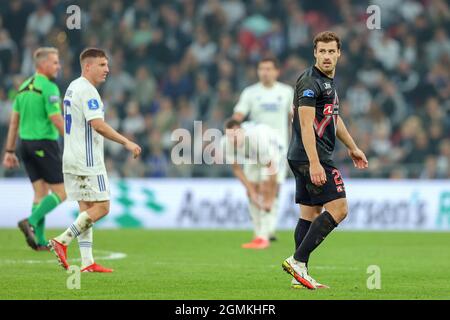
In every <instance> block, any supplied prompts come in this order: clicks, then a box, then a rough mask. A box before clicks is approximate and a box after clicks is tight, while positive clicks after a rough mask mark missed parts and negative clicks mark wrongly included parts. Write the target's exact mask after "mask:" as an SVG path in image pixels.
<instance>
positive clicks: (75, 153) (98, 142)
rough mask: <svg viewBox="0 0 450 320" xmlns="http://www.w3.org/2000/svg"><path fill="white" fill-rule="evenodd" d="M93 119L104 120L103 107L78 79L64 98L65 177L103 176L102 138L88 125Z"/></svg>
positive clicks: (93, 91) (89, 87) (85, 82)
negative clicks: (69, 174)
mask: <svg viewBox="0 0 450 320" xmlns="http://www.w3.org/2000/svg"><path fill="white" fill-rule="evenodd" d="M93 119H104V106H103V103H102V100H101V98H100V95H99V93H98V91H97V89H96V88H95V87H94V86H93V85H92V84H91V83H90V82H89V81H88V80H87V79H86V78H84V77H79V78H78V79H76V80H74V81H72V82H71V83H70V85H69V87H68V88H67V91H66V95H65V96H64V131H65V134H64V153H63V172H64V173H71V174H74V175H80V176H85V175H99V174H103V173H106V168H105V162H104V155H103V136H102V135H100V134H98V133H97V132H96V131H95V130H94V129H92V127H91V125H90V124H89V121H90V120H93Z"/></svg>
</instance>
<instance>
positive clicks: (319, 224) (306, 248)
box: [294, 211, 338, 263]
mask: <svg viewBox="0 0 450 320" xmlns="http://www.w3.org/2000/svg"><path fill="white" fill-rule="evenodd" d="M299 223H300V222H299ZM337 225H338V224H337V223H336V221H334V218H333V217H332V216H331V214H330V213H329V212H328V211H324V212H322V213H321V214H320V215H319V216H318V217H317V218H316V219H315V220H314V221H313V222H312V223H311V226H310V227H309V231H308V233H307V234H306V236H305V238H304V239H303V241H301V244H300V246H299V247H298V248H297V250H296V251H295V254H294V259H295V260H297V261H300V262H304V263H308V260H309V255H310V254H311V252H313V251H314V249H316V248H317V247H318V246H319V245H320V244H321V243H322V241H323V240H324V239H325V238H326V236H327V235H328V234H329V233H330V232H331V231H333V229H334V228H336V227H337ZM296 231H297V228H296Z"/></svg>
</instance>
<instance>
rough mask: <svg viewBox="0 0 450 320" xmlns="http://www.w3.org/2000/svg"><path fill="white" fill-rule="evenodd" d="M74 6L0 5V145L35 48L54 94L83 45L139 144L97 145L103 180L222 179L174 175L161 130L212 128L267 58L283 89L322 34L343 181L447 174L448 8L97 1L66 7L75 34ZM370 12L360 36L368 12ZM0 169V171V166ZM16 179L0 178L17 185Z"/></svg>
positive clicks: (212, 169) (115, 113)
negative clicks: (365, 166) (332, 58)
mask: <svg viewBox="0 0 450 320" xmlns="http://www.w3.org/2000/svg"><path fill="white" fill-rule="evenodd" d="M73 2H74V1H56V0H47V1H37V0H10V1H1V2H0V12H1V15H0V137H1V139H0V147H2V148H3V145H4V142H5V141H4V140H5V139H6V133H7V128H8V121H9V115H10V113H11V106H12V101H13V99H14V96H15V94H16V92H17V88H18V85H19V84H20V83H21V82H22V81H23V80H24V79H25V78H26V77H29V76H30V75H32V74H33V72H34V69H33V61H32V53H33V51H34V50H35V49H36V48H37V47H39V46H55V47H57V48H58V49H59V52H60V60H61V64H62V70H61V74H60V75H59V77H58V78H57V79H56V83H57V84H58V86H59V88H60V91H61V93H62V94H64V92H65V90H66V88H67V86H68V84H69V83H70V82H71V81H72V80H74V79H75V78H77V77H78V76H79V74H80V67H79V61H78V55H79V53H80V52H81V50H82V49H83V48H85V47H88V46H95V47H99V48H103V49H105V50H106V51H107V53H108V55H109V57H110V75H109V76H108V78H107V81H106V83H105V84H104V85H103V86H102V87H101V88H100V93H101V96H102V99H103V102H104V104H105V112H106V113H105V117H106V121H107V122H108V123H109V124H110V125H112V126H113V127H114V128H115V129H118V130H120V131H121V132H123V133H125V134H126V135H127V136H128V137H130V138H132V139H134V140H136V141H137V142H138V143H139V144H141V145H142V146H143V155H142V157H141V158H140V159H139V160H138V161H137V162H136V161H135V160H132V159H131V158H130V157H129V155H128V154H127V153H125V152H124V151H123V149H122V147H121V146H120V145H116V144H114V143H105V158H106V165H107V170H108V174H109V175H110V176H112V177H119V176H121V177H224V176H230V175H231V171H230V169H229V168H228V167H227V166H226V165H222V166H220V165H215V166H208V165H183V166H175V165H174V164H172V161H171V149H172V146H173V145H174V144H175V143H176V142H174V141H172V139H171V134H172V132H173V130H174V129H176V128H185V129H187V130H190V131H192V130H193V128H194V120H199V121H202V127H203V130H206V129H208V128H219V129H222V126H223V121H224V119H225V118H226V117H229V116H231V115H232V113H233V108H234V106H235V104H236V102H237V100H238V98H239V94H240V92H241V90H242V89H243V88H244V87H246V86H248V85H250V84H253V83H255V82H256V81H257V76H256V63H257V61H258V60H259V59H260V58H262V57H264V56H267V55H273V56H276V57H277V58H278V59H279V61H280V63H281V64H280V65H281V76H280V79H279V80H280V81H281V82H285V83H287V84H290V85H292V86H294V85H295V82H296V79H297V77H298V76H299V75H300V73H301V72H302V71H303V70H304V69H305V68H307V67H308V66H309V65H311V64H313V62H314V60H313V53H312V50H313V48H312V39H313V37H314V35H315V34H316V33H318V32H320V31H323V30H326V29H330V30H333V31H335V32H337V33H338V34H339V35H340V36H341V39H342V56H341V59H340V61H339V63H338V67H337V73H336V78H335V82H336V83H337V86H338V89H339V91H338V92H339V97H340V110H341V116H342V117H343V118H344V121H345V122H346V123H347V127H348V129H349V131H350V133H351V134H352V136H353V137H355V139H356V141H357V143H358V144H359V145H360V147H361V149H363V150H364V151H365V152H366V154H367V156H368V158H369V163H370V168H369V170H368V171H366V172H362V171H361V172H360V171H356V170H355V169H353V165H352V163H351V161H350V160H349V158H348V156H347V154H346V150H345V149H344V148H343V147H342V146H339V147H338V149H337V150H336V157H335V159H336V163H337V165H338V166H339V168H340V169H341V171H342V173H343V175H344V176H347V177H348V176H350V177H355V178H358V177H364V178H365V177H371V178H372V177H373V178H391V179H401V178H424V179H427V178H430V179H436V178H438V179H439V178H440V179H443V178H444V179H445V178H447V179H448V178H450V34H449V33H450V6H449V2H448V1H446V0H421V1H419V0H389V1H383V0H372V1H365V0H357V1H356V0H353V1H350V0H314V1H293V0H272V1H270V0H222V1H221V0H207V1H206V0H171V1H165V0H95V1H87V0H80V1H76V4H77V5H78V6H79V7H80V9H81V29H80V30H69V29H68V28H67V26H66V19H67V18H68V17H69V14H67V13H66V10H67V7H68V6H69V5H71V4H73ZM371 4H375V5H378V6H379V7H380V8H381V29H380V30H369V29H368V28H367V25H366V19H367V17H368V14H367V13H366V9H367V7H368V6H369V5H371ZM0 170H3V169H0ZM23 174H24V172H23V171H22V169H19V170H16V171H7V172H6V171H0V176H21V175H23Z"/></svg>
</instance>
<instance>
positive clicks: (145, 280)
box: [0, 229, 450, 300]
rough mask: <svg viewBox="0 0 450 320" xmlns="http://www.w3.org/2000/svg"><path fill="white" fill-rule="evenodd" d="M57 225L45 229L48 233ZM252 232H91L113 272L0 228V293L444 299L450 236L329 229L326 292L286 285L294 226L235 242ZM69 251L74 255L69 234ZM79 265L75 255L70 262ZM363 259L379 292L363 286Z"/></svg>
mask: <svg viewBox="0 0 450 320" xmlns="http://www.w3.org/2000/svg"><path fill="white" fill-rule="evenodd" d="M57 233H58V231H57V230H50V231H48V232H47V235H48V236H54V235H56V234H57ZM250 237H251V232H250V231H215V230H209V231H193V230H192V231H181V230H170V231H169V230H136V229H128V230H123V229H122V230H95V232H94V254H95V255H97V257H103V258H104V257H106V256H108V255H110V253H111V252H115V253H124V254H126V257H123V258H121V259H116V260H98V261H97V262H99V263H101V264H103V265H105V266H107V267H112V268H114V269H115V272H114V273H112V274H92V273H91V274H81V289H79V290H77V289H73V290H69V289H67V285H66V282H67V279H68V277H69V274H67V273H66V272H65V271H64V270H63V269H62V268H61V267H59V266H58V265H57V263H56V259H55V258H54V256H53V254H51V253H48V252H33V251H32V250H31V249H29V248H28V247H27V246H26V244H25V240H24V238H23V236H22V234H21V233H20V232H19V231H18V230H12V229H0V243H1V250H0V269H1V272H0V299H170V300H184V299H214V300H227V299H244V300H248V299H250V300H251V299H264V300H266V299H267V300H278V299H288V300H305V299H450V281H448V279H449V276H450V249H449V247H450V233H425V232H424V233H413V232H404V233H397V232H344V231H339V232H334V233H332V234H331V235H330V236H329V237H328V238H327V239H326V240H325V242H324V243H322V245H321V246H320V247H319V248H318V249H317V250H316V251H315V252H314V253H313V255H312V257H311V260H310V274H311V275H312V276H313V277H314V278H316V279H317V280H318V281H320V282H321V283H324V284H327V285H329V286H330V287H331V289H328V290H326V289H322V290H315V291H310V290H307V289H297V290H295V289H291V288H290V280H291V277H290V276H289V275H288V274H286V273H285V272H284V271H283V270H282V268H281V263H282V261H283V260H284V259H285V258H286V257H287V256H289V255H291V254H292V249H293V245H294V244H293V237H292V232H289V231H283V232H279V240H278V241H277V242H275V243H274V244H273V245H272V246H271V248H269V249H268V250H263V251H248V250H244V249H241V248H240V245H241V243H243V242H246V241H248V240H249V239H250ZM69 257H70V258H79V250H78V245H77V243H76V241H75V242H74V243H72V245H71V246H70V248H69ZM77 263H79V262H77V261H74V264H77ZM370 265H377V266H379V267H380V270H381V289H379V290H377V289H373V290H369V289H368V288H367V279H368V277H369V276H371V274H368V273H367V268H368V266H370Z"/></svg>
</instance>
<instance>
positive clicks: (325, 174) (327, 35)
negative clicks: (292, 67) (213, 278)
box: [282, 31, 368, 289]
mask: <svg viewBox="0 0 450 320" xmlns="http://www.w3.org/2000/svg"><path fill="white" fill-rule="evenodd" d="M340 47H341V43H340V39H339V37H338V36H337V35H336V34H335V33H333V32H330V31H325V32H321V33H319V34H318V35H317V36H316V37H315V38H314V57H315V58H316V63H315V65H314V66H312V67H310V68H308V69H307V70H306V71H305V72H303V73H302V74H301V75H300V77H299V78H298V80H297V84H296V87H295V94H294V120H293V124H292V126H293V130H292V139H291V142H290V145H289V150H288V162H289V166H290V167H291V170H292V171H293V173H294V176H295V181H296V192H295V202H296V203H298V204H299V205H300V219H299V221H298V223H297V227H296V228H295V246H296V251H295V253H294V255H293V256H290V257H289V258H287V259H286V260H285V261H284V262H283V264H282V266H283V269H284V270H285V271H286V272H288V273H289V274H290V275H291V276H293V277H294V279H293V280H292V286H293V287H302V286H303V287H306V288H308V289H318V288H328V287H327V286H325V285H322V284H320V283H318V282H317V281H316V280H314V279H313V278H312V277H311V276H310V275H309V274H308V269H307V267H308V260H309V256H310V254H311V252H312V251H313V250H314V249H316V248H317V247H318V246H319V244H320V243H321V242H322V241H323V240H324V239H325V237H326V236H327V235H328V234H329V233H330V232H331V231H332V230H333V229H334V228H336V227H337V225H338V224H339V223H340V222H341V221H342V220H344V219H345V217H346V216H347V210H348V208H347V199H346V195H345V186H344V182H343V180H342V177H341V174H340V172H339V170H338V169H337V168H336V167H335V165H334V164H333V160H332V156H333V151H334V146H335V141H336V137H337V138H338V139H339V140H341V141H342V142H343V143H344V145H345V146H346V147H347V148H348V154H349V156H350V157H351V158H352V160H353V163H354V166H355V167H356V168H359V169H365V168H367V167H368V161H367V159H366V156H365V155H364V153H363V152H362V151H361V150H360V149H359V148H358V147H357V146H356V144H355V142H354V141H353V139H352V137H351V136H350V134H349V133H348V131H347V129H346V127H345V125H344V122H343V121H342V119H341V117H340V116H339V98H338V95H337V92H336V86H335V83H334V81H333V78H334V75H335V68H336V63H337V60H338V58H339V57H340V55H341V51H340ZM323 208H325V210H323Z"/></svg>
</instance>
